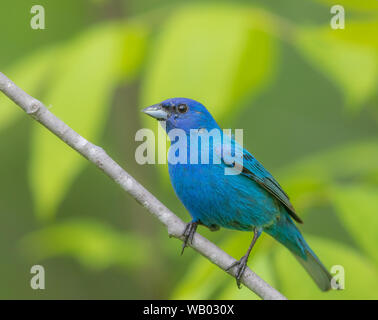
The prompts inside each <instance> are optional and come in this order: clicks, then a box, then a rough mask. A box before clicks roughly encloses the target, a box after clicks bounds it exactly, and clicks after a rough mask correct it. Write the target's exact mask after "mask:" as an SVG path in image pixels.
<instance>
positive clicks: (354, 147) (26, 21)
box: [0, 0, 378, 299]
mask: <svg viewBox="0 0 378 320" xmlns="http://www.w3.org/2000/svg"><path fill="white" fill-rule="evenodd" d="M35 4H40V5H43V6H44V8H45V14H46V29H45V30H32V29H31V27H30V19H31V18H32V16H33V15H32V14H31V13H30V9H31V7H32V6H33V5H35ZM334 4H342V5H344V8H345V11H346V20H345V26H346V27H345V29H344V30H333V29H331V28H330V19H331V17H332V15H331V13H330V8H331V6H332V5H334ZM377 17H378V3H377V1H376V0H366V1H354V0H348V1H341V0H339V1H337V2H334V1H331V0H313V1H302V0H287V1H275V0H269V1H268V0H260V1H232V2H231V1H229V2H226V1H217V2H215V1H201V2H194V1H193V2H191V3H190V4H189V3H188V2H187V1H185V2H184V1H178V0H164V1H156V0H151V1H140V0H114V1H110V0H92V1H90V0H80V1H78V0H66V1H47V0H40V1H38V3H36V2H35V1H27V0H18V1H10V0H5V1H4V0H3V1H1V4H0V36H1V49H0V70H1V71H2V72H4V73H5V74H6V75H7V76H8V77H10V78H11V79H12V80H13V81H14V82H15V83H16V84H18V85H19V86H21V87H22V88H23V89H24V90H26V91H27V92H28V93H29V94H31V95H33V96H35V97H36V98H38V99H40V100H41V101H43V102H44V103H45V104H46V105H47V106H49V108H50V110H51V111H52V112H53V113H55V114H56V115H57V116H59V117H61V119H62V120H63V121H65V122H66V123H67V124H69V125H70V126H71V127H72V128H73V129H74V130H76V131H77V132H79V133H80V134H81V135H83V136H84V137H86V138H87V139H89V140H91V141H92V142H94V143H96V144H99V145H101V146H103V147H104V148H105V149H106V150H107V152H108V153H109V154H110V155H111V156H112V157H113V158H114V159H115V160H116V161H118V162H119V163H120V164H121V165H122V166H123V167H124V168H125V169H126V170H127V171H128V172H130V173H131V174H132V175H133V176H134V177H135V178H136V179H137V180H138V181H140V182H141V183H142V184H143V185H144V186H146V187H147V188H148V189H149V190H150V191H151V192H153V193H154V195H155V196H157V197H158V198H159V199H161V201H163V203H164V204H166V205H167V206H168V207H169V208H170V209H172V210H173V211H174V212H176V213H177V214H178V215H179V216H180V217H181V218H182V219H184V220H185V221H189V214H188V213H187V212H186V210H185V209H184V207H183V206H182V205H181V204H180V202H179V201H178V199H177V198H176V196H175V195H174V192H173V190H172V188H171V186H170V183H169V180H168V177H167V174H166V172H165V170H166V168H165V166H163V165H144V166H140V165H137V163H136V161H135V158H134V153H135V149H136V147H137V146H138V145H139V144H140V142H135V140H134V137H135V133H136V131H137V130H138V129H140V128H142V127H146V126H149V127H151V128H153V129H154V130H157V127H156V124H155V123H153V122H150V121H149V120H148V119H147V118H146V117H145V116H143V115H142V114H141V113H140V109H141V108H142V107H145V106H147V105H150V104H153V103H156V102H159V101H161V100H163V99H166V98H170V97H175V96H184V97H189V98H193V99H196V100H199V101H201V102H203V103H204V104H205V105H206V106H207V108H208V109H209V110H210V112H211V113H212V114H213V115H214V116H215V117H216V119H217V120H218V122H219V123H220V125H221V126H222V127H224V128H243V129H244V145H245V146H246V147H247V148H248V149H249V150H250V151H251V152H252V153H253V154H254V155H255V156H256V157H257V158H258V159H259V160H260V161H261V162H262V163H263V164H264V166H265V167H266V168H267V169H268V170H269V171H270V172H271V173H272V174H273V175H274V176H275V177H276V178H277V179H278V181H280V183H281V184H282V185H283V187H284V189H285V190H286V191H287V192H288V193H289V195H290V196H291V199H292V202H293V204H294V206H295V207H296V209H297V212H299V213H300V216H301V217H302V218H303V219H304V221H305V224H304V225H303V226H300V228H301V230H302V231H303V233H304V234H305V237H306V239H307V240H308V242H309V243H310V245H311V247H312V248H313V249H314V251H315V252H317V254H318V255H319V257H320V258H321V259H322V261H323V262H324V263H325V265H326V266H327V267H329V268H330V267H331V266H333V265H342V266H343V267H344V269H345V290H343V291H341V292H340V291H339V292H329V293H321V292H320V291H319V290H318V289H317V287H316V286H315V285H314V284H313V282H312V280H311V279H310V278H309V277H308V276H307V274H306V273H305V271H303V270H302V268H301V266H300V265H299V264H298V263H297V262H296V261H295V259H294V258H293V257H292V256H291V255H290V253H289V252H287V250H286V249H284V248H283V247H282V246H281V245H279V244H278V243H277V242H274V241H273V240H272V239H271V238H270V237H268V236H262V238H261V240H260V241H259V242H258V244H257V246H256V248H254V250H253V253H252V258H251V259H250V262H249V266H250V267H251V268H252V269H253V270H254V271H255V272H257V273H258V274H259V275H260V276H261V277H262V278H263V279H265V280H266V281H268V282H269V283H270V284H271V285H272V286H274V287H276V288H277V289H278V290H280V291H281V292H282V293H283V294H285V295H286V296H287V297H288V298H291V299H377V298H378V290H377V287H378V268H377V266H378V250H377V247H378V103H377V102H378V95H377V87H378V86H377V79H378V58H377V56H378V38H377V32H378V20H377ZM0 154H1V158H0V177H1V178H0V255H1V259H0V284H1V285H0V298H2V299H13V298H21V299H24V298H30V299H47V298H48V299H56V298H63V299H92V298H94V299H100V298H104V299H111V298H113V299H169V298H174V299H182V298H188V299H209V298H211V299H237V298H240V299H257V296H255V295H254V294H253V293H251V292H250V291H249V290H248V289H246V288H242V289H241V290H238V289H237V287H236V284H235V280H234V279H233V278H232V277H230V276H228V275H227V274H225V273H224V272H223V271H221V270H219V269H218V268H217V267H215V266H213V265H212V264H211V263H210V262H208V261H207V260H206V259H204V258H203V257H202V256H200V255H198V254H197V253H195V252H194V251H193V250H191V249H189V250H187V251H186V252H185V255H183V256H180V254H179V253H180V249H181V243H180V242H179V241H177V240H174V239H169V238H168V235H167V231H166V230H165V228H164V227H163V226H162V225H160V224H159V222H158V221H157V220H156V219H154V218H153V217H152V216H150V215H149V214H148V213H147V211H146V210H145V209H144V208H142V207H141V206H140V205H138V204H137V203H136V202H135V201H134V200H133V199H132V198H131V197H130V196H128V195H127V194H125V193H124V192H123V191H122V190H121V189H120V188H119V187H118V186H117V185H116V184H115V183H113V182H112V181H110V179H108V178H107V177H106V176H105V175H104V174H103V173H101V172H100V171H99V170H97V169H96V168H95V167H94V166H93V165H90V164H88V162H87V161H86V160H84V159H83V158H81V157H80V156H79V155H77V154H76V153H75V152H74V151H72V150H70V149H69V148H68V147H67V146H66V145H64V144H63V143H62V142H60V141H59V140H58V139H57V138H56V137H55V136H53V135H52V134H50V133H49V132H48V131H47V130H46V129H44V128H42V127H41V126H40V125H39V124H38V123H36V122H35V121H33V120H31V119H30V118H28V117H27V116H26V115H25V114H24V113H23V112H22V111H21V110H19V108H18V107H17V106H15V105H14V104H13V103H12V102H10V101H9V100H8V99H7V98H6V97H5V96H3V95H0ZM199 232H200V233H201V234H203V235H205V236H206V237H208V238H209V239H211V240H212V241H214V242H215V243H216V244H217V245H219V246H220V247H221V248H223V249H225V250H226V251H227V252H229V253H230V254H231V255H233V256H234V257H235V258H239V257H240V256H241V255H242V254H244V252H245V250H246V248H247V247H248V244H249V241H250V238H251V234H249V233H242V232H236V231H229V230H221V231H219V232H215V233H212V232H210V231H208V230H207V229H205V228H200V229H199ZM35 264H41V265H43V266H44V267H45V272H46V289H45V290H32V289H31V287H30V279H31V277H32V275H31V274H30V268H31V267H32V266H33V265H35Z"/></svg>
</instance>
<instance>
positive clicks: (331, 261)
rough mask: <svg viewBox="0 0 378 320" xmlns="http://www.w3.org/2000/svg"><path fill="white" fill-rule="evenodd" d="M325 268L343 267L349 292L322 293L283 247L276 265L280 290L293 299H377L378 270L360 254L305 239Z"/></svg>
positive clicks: (278, 249)
mask: <svg viewBox="0 0 378 320" xmlns="http://www.w3.org/2000/svg"><path fill="white" fill-rule="evenodd" d="M305 238H306V240H307V241H308V243H309V244H310V246H311V248H312V249H313V250H314V252H315V253H316V254H317V255H318V257H319V258H320V260H321V261H322V262H323V263H324V265H325V266H326V267H327V268H328V269H331V267H332V266H333V265H340V266H342V267H343V268H344V272H345V290H331V291H329V292H322V291H320V290H319V289H318V287H317V286H316V285H315V283H314V282H313V281H312V279H311V278H310V277H309V276H308V274H307V273H306V271H305V270H304V269H303V268H302V266H301V265H300V264H299V263H298V261H297V260H296V259H295V258H294V256H293V255H292V254H291V253H290V252H289V251H288V250H287V249H286V248H284V247H283V246H279V247H278V248H277V251H276V252H275V257H274V263H275V266H276V268H275V269H276V272H277V277H278V283H279V284H280V286H279V288H278V289H279V290H280V291H281V292H282V293H283V294H284V295H285V296H286V297H287V298H289V299H303V300H306V299H337V300H339V299H377V298H378V292H377V286H378V272H377V268H376V267H375V266H374V265H373V264H372V263H371V262H370V261H369V259H367V258H366V257H364V256H363V255H361V254H360V253H359V252H357V251H355V250H353V249H352V248H350V247H347V246H345V245H343V244H341V243H337V242H333V241H330V240H326V239H320V238H317V237H309V236H306V237H305Z"/></svg>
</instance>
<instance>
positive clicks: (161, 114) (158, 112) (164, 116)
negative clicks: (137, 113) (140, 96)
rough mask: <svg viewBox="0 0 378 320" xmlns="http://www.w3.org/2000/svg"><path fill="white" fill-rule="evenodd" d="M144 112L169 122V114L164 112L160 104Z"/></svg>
mask: <svg viewBox="0 0 378 320" xmlns="http://www.w3.org/2000/svg"><path fill="white" fill-rule="evenodd" d="M142 112H144V113H145V114H148V115H149V116H150V117H152V118H155V119H157V120H167V118H168V112H167V111H165V110H163V108H162V107H161V105H159V104H154V105H152V106H150V107H147V108H145V109H143V110H142Z"/></svg>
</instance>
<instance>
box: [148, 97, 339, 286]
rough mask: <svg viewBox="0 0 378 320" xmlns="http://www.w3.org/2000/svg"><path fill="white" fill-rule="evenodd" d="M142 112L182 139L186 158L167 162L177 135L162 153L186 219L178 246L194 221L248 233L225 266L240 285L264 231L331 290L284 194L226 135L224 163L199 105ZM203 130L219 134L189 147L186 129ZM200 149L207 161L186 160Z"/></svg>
mask: <svg viewBox="0 0 378 320" xmlns="http://www.w3.org/2000/svg"><path fill="white" fill-rule="evenodd" d="M143 112H144V113H146V114H147V115H149V116H151V117H153V118H155V119H157V120H159V121H164V122H165V128H166V132H167V133H168V135H170V133H171V132H174V130H173V129H181V131H182V132H183V133H184V135H185V136H186V138H187V141H186V145H185V149H186V150H185V151H184V152H185V153H186V155H182V156H184V157H183V158H184V159H185V158H186V159H185V160H186V161H182V162H180V161H178V162H177V161H172V160H173V159H174V158H175V157H176V158H177V153H178V151H179V149H174V148H172V146H173V145H174V143H175V142H178V141H177V136H175V137H172V136H170V139H171V148H170V150H169V152H168V169H169V176H170V180H171V183H172V185H173V188H174V190H175V192H176V195H177V196H178V198H179V199H180V200H181V202H182V203H183V204H184V206H185V208H186V209H187V210H188V211H189V213H190V215H191V217H192V221H191V222H190V223H188V224H187V226H186V228H185V232H184V244H183V250H184V249H185V247H186V246H187V245H188V244H191V242H192V239H193V235H194V233H195V232H196V229H197V226H198V225H204V226H206V227H208V228H210V230H218V229H219V228H220V227H223V228H228V229H234V230H241V231H251V232H253V239H252V242H251V244H250V246H249V248H248V250H247V253H246V254H245V255H244V256H243V257H242V258H241V259H240V260H239V261H236V262H234V263H233V264H232V265H230V266H229V268H228V270H230V269H232V268H237V269H236V282H237V285H238V287H239V288H240V280H241V277H242V275H243V273H244V270H245V268H246V265H247V262H248V257H249V255H250V252H251V250H252V248H253V246H254V244H255V242H256V240H257V239H258V237H259V236H260V235H261V233H262V232H263V231H264V232H266V233H267V234H269V235H270V236H272V237H273V238H275V239H276V240H277V241H279V242H280V243H281V244H283V245H284V246H285V247H286V248H288V249H289V250H290V251H291V252H292V253H293V254H294V256H295V257H296V258H297V260H298V261H299V262H300V263H301V265H302V266H303V267H304V268H305V270H306V271H307V272H308V274H309V275H310V276H311V278H312V279H313V280H314V281H315V283H316V284H317V285H318V286H319V288H320V289H321V290H323V291H327V290H329V289H330V288H331V278H332V276H331V275H330V274H329V272H328V271H327V269H326V268H325V267H324V265H323V264H322V263H321V262H320V260H319V258H318V257H317V256H316V255H315V253H314V252H313V251H312V250H311V248H310V247H309V245H308V244H307V243H306V241H305V240H304V238H303V236H302V234H301V233H300V231H299V230H298V228H297V227H296V225H295V223H294V221H293V220H295V221H296V222H298V223H302V220H301V219H300V218H299V217H298V215H297V213H296V212H295V210H294V208H293V206H292V204H291V203H290V201H289V197H288V195H287V194H286V193H285V191H283V189H282V187H281V186H280V185H279V184H278V182H277V181H276V180H275V179H274V178H273V176H272V175H271V174H270V173H269V172H268V171H267V170H266V169H265V168H264V167H263V166H262V165H261V164H260V162H258V161H257V160H256V159H255V158H254V157H253V156H252V155H251V154H250V153H249V152H248V151H247V150H245V149H243V148H242V147H241V146H240V145H239V144H238V143H237V142H236V141H234V139H232V138H228V139H229V140H230V141H231V144H230V145H231V147H232V148H231V149H233V150H234V156H235V157H234V158H233V159H234V160H233V163H230V162H232V161H230V160H232V158H231V155H232V154H231V152H230V151H227V150H230V148H228V149H227V148H225V144H224V141H225V140H227V139H225V138H226V135H225V134H223V131H222V130H221V128H220V127H219V126H218V124H217V123H216V121H215V120H214V118H213V117H212V116H211V114H210V113H209V111H208V110H207V109H206V108H205V107H204V106H203V105H202V104H201V103H199V102H197V101H195V100H191V99H186V98H172V99H168V100H165V101H163V102H161V103H159V104H156V105H153V106H150V107H147V108H145V109H144V110H143ZM172 130H173V131H172ZM204 130H206V132H210V131H211V130H217V131H218V132H219V133H220V134H219V135H218V136H214V137H212V139H211V140H210V139H208V140H206V139H204V142H203V140H199V141H200V143H198V146H196V147H195V148H191V145H190V143H191V141H192V140H190V138H189V137H190V135H191V133H193V132H194V133H195V132H203V131H204ZM176 131H177V130H176ZM203 147H205V148H208V149H209V157H208V161H207V162H206V161H198V164H196V163H193V162H192V161H189V159H190V152H194V151H198V154H200V152H199V150H200V149H201V148H203ZM226 149H227V150H226ZM201 150H202V149H201ZM185 156H186V157H185ZM195 157H198V155H197V154H196V155H195ZM195 157H193V158H195ZM201 157H202V154H201ZM190 160H192V159H190ZM197 160H198V158H197ZM201 160H203V159H202V158H201ZM226 168H231V169H232V168H235V170H236V169H237V168H238V170H239V171H238V173H239V174H225V169H226Z"/></svg>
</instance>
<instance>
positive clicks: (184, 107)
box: [177, 104, 188, 113]
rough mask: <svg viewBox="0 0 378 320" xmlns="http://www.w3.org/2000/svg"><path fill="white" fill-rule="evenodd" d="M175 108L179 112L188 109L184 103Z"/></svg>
mask: <svg viewBox="0 0 378 320" xmlns="http://www.w3.org/2000/svg"><path fill="white" fill-rule="evenodd" d="M177 110H178V112H180V113H185V112H187V111H188V106H187V105H186V104H180V105H179V106H178V107H177Z"/></svg>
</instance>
